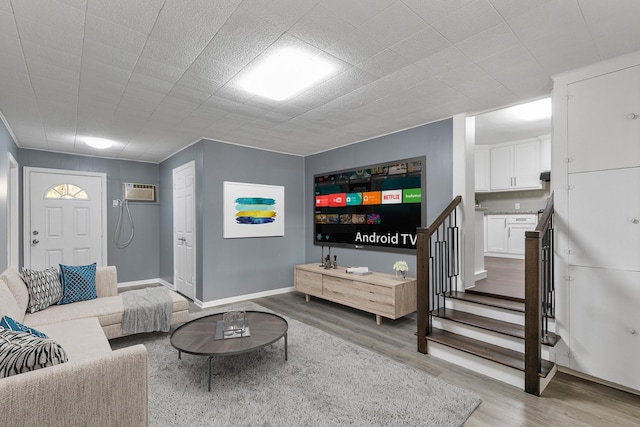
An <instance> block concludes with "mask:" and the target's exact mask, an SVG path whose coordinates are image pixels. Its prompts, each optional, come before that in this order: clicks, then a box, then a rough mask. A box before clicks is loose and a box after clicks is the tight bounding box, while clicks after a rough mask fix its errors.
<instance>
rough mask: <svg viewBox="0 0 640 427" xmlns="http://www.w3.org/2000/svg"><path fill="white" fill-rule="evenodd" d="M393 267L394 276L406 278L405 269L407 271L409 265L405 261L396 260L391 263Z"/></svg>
mask: <svg viewBox="0 0 640 427" xmlns="http://www.w3.org/2000/svg"><path fill="white" fill-rule="evenodd" d="M393 269H394V270H395V271H396V277H397V278H399V279H402V280H404V279H406V278H407V271H409V265H408V264H407V262H406V261H396V262H395V263H394V264H393Z"/></svg>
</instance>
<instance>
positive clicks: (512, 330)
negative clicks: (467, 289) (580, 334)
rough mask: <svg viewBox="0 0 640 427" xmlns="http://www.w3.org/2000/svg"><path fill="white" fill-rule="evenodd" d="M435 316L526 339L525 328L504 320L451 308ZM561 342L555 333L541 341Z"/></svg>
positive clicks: (549, 333)
mask: <svg viewBox="0 0 640 427" xmlns="http://www.w3.org/2000/svg"><path fill="white" fill-rule="evenodd" d="M431 314H432V315H433V316H437V317H440V318H443V319H448V320H451V321H453V322H458V323H462V324H464V325H469V326H474V327H476V328H480V329H485V330H488V331H493V332H497V333H500V334H504V335H508V336H511V337H515V338H520V339H524V326H523V325H518V324H516V323H509V322H504V321H502V320H496V319H492V318H490V317H484V316H478V315H477V314H472V313H467V312H464V311H459V310H454V309H451V308H443V307H441V308H439V309H438V310H434V311H432V312H431ZM558 341H560V337H559V336H558V335H556V334H554V333H553V332H548V333H547V335H546V336H545V337H544V338H543V339H542V340H541V342H542V344H545V345H548V346H552V347H553V346H555V345H556V343H557V342H558Z"/></svg>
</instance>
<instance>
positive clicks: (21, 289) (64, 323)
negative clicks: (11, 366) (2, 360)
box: [0, 267, 188, 427]
mask: <svg viewBox="0 0 640 427" xmlns="http://www.w3.org/2000/svg"><path fill="white" fill-rule="evenodd" d="M96 293H97V295H98V298H97V299H94V300H89V301H80V302H74V303H71V304H65V305H54V306H50V307H48V308H46V309H44V310H42V311H38V312H36V313H26V309H27V303H28V300H29V294H28V290H27V287H26V285H25V284H24V282H23V281H22V277H21V276H20V274H18V272H17V271H16V270H15V269H13V268H9V269H7V270H5V271H4V272H3V273H2V274H1V275H0V317H1V316H2V315H8V316H10V317H12V318H13V319H14V320H16V321H18V322H20V323H23V324H25V325H27V326H30V327H33V328H35V329H37V330H39V331H40V332H43V333H44V334H46V335H48V336H49V337H50V338H52V339H54V340H55V341H57V342H58V343H59V344H60V346H61V347H62V348H63V349H64V351H65V353H66V354H67V358H68V361H67V362H66V363H63V364H59V365H55V366H49V367H46V368H42V369H37V370H34V371H30V372H26V373H22V374H18V375H13V376H10V377H6V378H0V401H1V402H2V403H3V416H2V421H0V424H1V425H3V426H21V427H24V426H34V427H35V426H42V425H56V426H89V425H100V426H125V425H126V426H146V425H147V408H148V403H147V350H146V348H145V347H144V346H143V345H135V346H131V347H127V348H123V349H120V350H115V351H112V350H111V346H110V345H109V341H108V340H109V339H112V338H117V337H120V336H123V335H125V334H124V333H123V331H122V315H123V312H124V307H123V304H122V297H121V296H120V295H118V282H117V272H116V269H115V267H98V268H97V269H96ZM170 293H171V296H172V299H173V311H172V316H171V324H177V323H182V322H185V321H187V320H188V301H187V300H186V299H185V298H183V297H182V296H180V295H178V294H177V293H175V292H172V291H171V292H170Z"/></svg>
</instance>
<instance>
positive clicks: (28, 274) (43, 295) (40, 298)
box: [22, 267, 62, 313]
mask: <svg viewBox="0 0 640 427" xmlns="http://www.w3.org/2000/svg"><path fill="white" fill-rule="evenodd" d="M22 277H23V278H24V282H25V284H26V285H27V289H28V290H29V306H28V307H27V310H29V312H30V313H35V312H36V311H40V310H44V309H45V308H47V307H49V306H50V305H53V304H57V303H58V301H60V299H61V298H62V283H60V273H58V269H57V268H55V267H49V268H47V269H46V270H42V271H37V270H31V269H28V268H23V269H22Z"/></svg>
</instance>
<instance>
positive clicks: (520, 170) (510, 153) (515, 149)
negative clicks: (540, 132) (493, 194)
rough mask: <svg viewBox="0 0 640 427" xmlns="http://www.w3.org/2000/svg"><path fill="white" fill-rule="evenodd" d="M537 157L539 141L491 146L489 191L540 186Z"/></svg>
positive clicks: (526, 188)
mask: <svg viewBox="0 0 640 427" xmlns="http://www.w3.org/2000/svg"><path fill="white" fill-rule="evenodd" d="M539 157H540V142H539V141H532V142H525V143H517V144H509V145H500V146H498V147H494V148H491V150H490V162H491V191H505V190H529V189H538V188H542V185H541V183H540V171H541V170H540V159H539Z"/></svg>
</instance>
